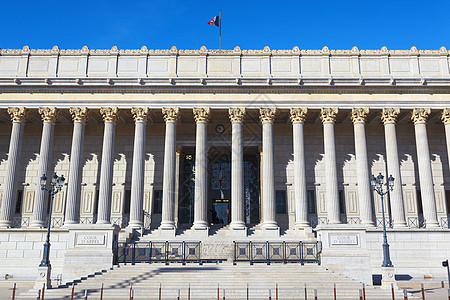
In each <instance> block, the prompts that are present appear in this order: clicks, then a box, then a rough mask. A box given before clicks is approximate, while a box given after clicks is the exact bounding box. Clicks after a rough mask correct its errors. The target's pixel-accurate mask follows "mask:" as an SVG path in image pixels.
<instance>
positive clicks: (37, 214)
mask: <svg viewBox="0 0 450 300" xmlns="http://www.w3.org/2000/svg"><path fill="white" fill-rule="evenodd" d="M39 113H40V115H41V118H42V121H43V127H42V137H41V149H40V152H39V167H38V170H39V171H38V178H37V180H38V184H37V187H36V196H35V198H34V207H33V208H34V209H33V220H32V221H31V224H30V226H31V227H44V225H45V223H46V222H45V221H46V220H45V218H46V216H47V205H48V193H47V192H46V191H43V190H42V189H41V185H40V182H39V178H41V176H42V175H43V174H45V175H47V177H48V178H50V176H51V174H49V173H51V172H49V171H50V170H49V165H50V159H51V155H52V151H53V134H54V129H55V122H56V118H57V115H58V110H57V109H56V108H55V107H45V108H39Z"/></svg>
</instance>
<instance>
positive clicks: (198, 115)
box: [192, 107, 211, 123]
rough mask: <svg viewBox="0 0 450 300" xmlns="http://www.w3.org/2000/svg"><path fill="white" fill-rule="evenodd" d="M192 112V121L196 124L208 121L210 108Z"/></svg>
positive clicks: (195, 109)
mask: <svg viewBox="0 0 450 300" xmlns="http://www.w3.org/2000/svg"><path fill="white" fill-rule="evenodd" d="M192 112H193V113H194V119H195V122H196V123H199V122H205V123H207V122H208V121H209V116H210V113H211V109H210V108H195V107H194V108H193V109H192Z"/></svg>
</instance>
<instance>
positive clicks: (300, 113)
mask: <svg viewBox="0 0 450 300" xmlns="http://www.w3.org/2000/svg"><path fill="white" fill-rule="evenodd" d="M307 112H308V109H307V108H291V114H290V118H291V122H292V123H303V122H305V119H306V113H307Z"/></svg>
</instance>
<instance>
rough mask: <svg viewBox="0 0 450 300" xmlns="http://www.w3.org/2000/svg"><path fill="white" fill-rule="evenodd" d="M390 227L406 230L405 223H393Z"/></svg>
mask: <svg viewBox="0 0 450 300" xmlns="http://www.w3.org/2000/svg"><path fill="white" fill-rule="evenodd" d="M381 226H383V225H381ZM392 226H393V227H394V228H408V226H406V222H398V223H396V222H395V221H394V223H393V224H392Z"/></svg>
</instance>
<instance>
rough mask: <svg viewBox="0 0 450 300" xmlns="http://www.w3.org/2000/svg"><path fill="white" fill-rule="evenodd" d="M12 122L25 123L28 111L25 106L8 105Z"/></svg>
mask: <svg viewBox="0 0 450 300" xmlns="http://www.w3.org/2000/svg"><path fill="white" fill-rule="evenodd" d="M8 114H10V115H11V121H12V122H19V123H25V119H26V117H27V114H28V111H27V109H26V108H25V107H8Z"/></svg>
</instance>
